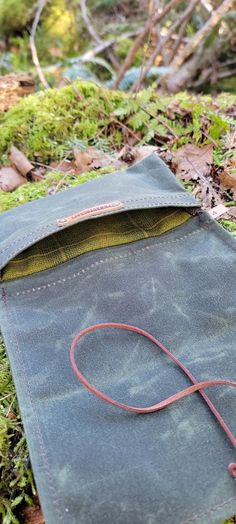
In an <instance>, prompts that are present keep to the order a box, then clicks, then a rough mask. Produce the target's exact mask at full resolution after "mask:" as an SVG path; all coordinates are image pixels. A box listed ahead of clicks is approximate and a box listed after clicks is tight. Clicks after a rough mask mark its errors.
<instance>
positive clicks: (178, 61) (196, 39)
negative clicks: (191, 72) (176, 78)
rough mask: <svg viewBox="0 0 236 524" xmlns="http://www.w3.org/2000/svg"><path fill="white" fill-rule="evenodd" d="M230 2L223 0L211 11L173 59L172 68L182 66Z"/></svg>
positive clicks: (224, 12) (226, 10)
mask: <svg viewBox="0 0 236 524" xmlns="http://www.w3.org/2000/svg"><path fill="white" fill-rule="evenodd" d="M232 4H233V0H224V1H223V2H222V4H221V5H220V6H219V7H218V8H217V9H216V10H215V11H213V12H212V15H211V17H210V18H209V20H207V22H206V23H205V25H204V26H203V27H202V28H201V29H199V31H198V32H197V33H196V34H195V35H194V36H193V38H192V39H191V40H190V42H189V43H188V44H187V45H186V46H185V47H184V49H183V50H182V51H181V53H179V55H178V56H177V57H176V58H175V59H174V60H173V62H172V64H171V67H172V69H175V70H177V69H179V68H180V67H181V66H182V64H183V63H184V62H185V61H186V60H187V59H188V58H189V56H190V55H191V54H192V53H193V51H194V50H195V49H196V47H197V46H198V45H199V44H200V43H201V42H202V40H203V39H204V38H206V36H208V35H209V34H210V33H211V31H212V29H213V28H214V27H215V26H216V25H217V24H218V22H219V21H220V20H221V18H222V17H223V16H224V15H225V14H226V13H227V12H228V11H229V9H230V7H231V6H232Z"/></svg>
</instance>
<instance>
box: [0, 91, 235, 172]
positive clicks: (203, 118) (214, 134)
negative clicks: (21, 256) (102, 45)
mask: <svg viewBox="0 0 236 524" xmlns="http://www.w3.org/2000/svg"><path fill="white" fill-rule="evenodd" d="M226 98H227V95H226V96H225V98H224V99H222V98H221V97H219V98H218V99H216V100H215V101H214V103H213V102H212V99H211V97H207V96H203V97H196V96H190V95H188V94H187V93H180V94H178V96H175V97H173V96H172V97H170V96H162V97H160V95H158V94H157V93H156V92H155V91H154V90H152V89H147V90H146V91H142V92H140V93H138V94H137V95H135V96H132V95H129V94H124V93H121V92H117V91H108V90H107V89H105V88H102V87H100V86H97V85H95V84H93V83H89V82H82V81H80V82H75V83H74V84H72V85H70V86H67V87H64V88H62V89H52V90H49V91H46V92H40V93H38V94H36V95H31V96H28V97H27V98H25V99H23V100H22V101H21V102H20V103H19V104H18V105H17V106H15V107H13V108H12V109H11V110H10V111H8V113H6V114H5V115H2V116H1V117H0V156H1V157H2V162H4V161H6V153H7V152H8V150H9V147H10V145H11V143H14V144H15V145H16V146H18V147H19V148H20V149H22V151H24V153H26V155H27V156H29V158H30V159H31V160H33V159H38V160H40V161H43V162H47V161H49V160H50V159H52V158H53V159H56V158H62V157H63V156H64V155H65V152H66V149H69V148H70V147H71V143H72V144H73V142H74V141H75V140H82V141H87V142H89V143H92V144H95V145H96V144H97V143H98V144H99V141H101V140H105V141H106V143H107V144H108V145H110V146H111V147H112V148H113V149H114V148H116V147H120V146H121V145H122V143H123V142H124V137H125V135H127V136H129V137H131V136H134V134H136V135H137V137H138V139H140V140H141V141H142V143H154V144H157V145H161V144H163V143H166V142H167V141H169V142H170V143H171V144H172V145H174V146H175V147H178V146H180V145H181V144H184V143H187V142H191V143H202V142H210V141H214V144H215V146H217V147H218V148H219V150H220V148H221V143H222V138H223V137H224V135H225V134H226V133H227V132H228V131H229V129H230V125H231V124H233V122H232V119H231V118H230V117H228V116H227V114H226V111H225V103H227V100H225V99H226ZM235 103H236V96H235V97H232V95H229V97H228V110H229V109H230V106H233V105H234V104H235ZM216 153H217V149H216Z"/></svg>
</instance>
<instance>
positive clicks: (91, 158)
mask: <svg viewBox="0 0 236 524" xmlns="http://www.w3.org/2000/svg"><path fill="white" fill-rule="evenodd" d="M73 154H74V158H75V164H76V167H77V169H78V171H79V173H86V172H87V171H92V170H93V169H100V168H101V167H108V166H112V167H115V168H117V169H120V168H121V167H123V165H124V164H123V162H121V161H120V160H119V159H117V158H116V157H115V156H111V155H108V154H107V153H104V151H101V150H100V149H95V147H88V148H87V149H86V151H79V150H78V149H74V150H73Z"/></svg>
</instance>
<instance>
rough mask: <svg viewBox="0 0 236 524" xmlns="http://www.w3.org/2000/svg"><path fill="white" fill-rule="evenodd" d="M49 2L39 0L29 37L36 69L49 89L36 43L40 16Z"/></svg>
mask: <svg viewBox="0 0 236 524" xmlns="http://www.w3.org/2000/svg"><path fill="white" fill-rule="evenodd" d="M46 3H47V0H38V6H37V11H36V14H35V18H34V21H33V25H32V29H31V33H30V39H29V44H30V49H31V55H32V60H33V63H34V65H35V67H36V70H37V73H38V77H39V79H40V81H41V83H42V84H43V86H44V87H45V88H46V89H48V88H49V87H50V86H49V84H48V82H47V80H46V78H45V76H44V74H43V71H42V69H41V66H40V62H39V58H38V53H37V48H36V45H35V35H36V31H37V27H38V24H39V20H40V17H41V14H42V12H43V9H44V7H45V5H46Z"/></svg>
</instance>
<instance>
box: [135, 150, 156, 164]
mask: <svg viewBox="0 0 236 524" xmlns="http://www.w3.org/2000/svg"><path fill="white" fill-rule="evenodd" d="M156 151H157V147H156V146H140V147H134V148H133V149H132V154H133V163H135V164H136V162H141V160H143V159H144V158H146V157H147V156H148V155H151V154H152V153H154V152H156Z"/></svg>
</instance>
